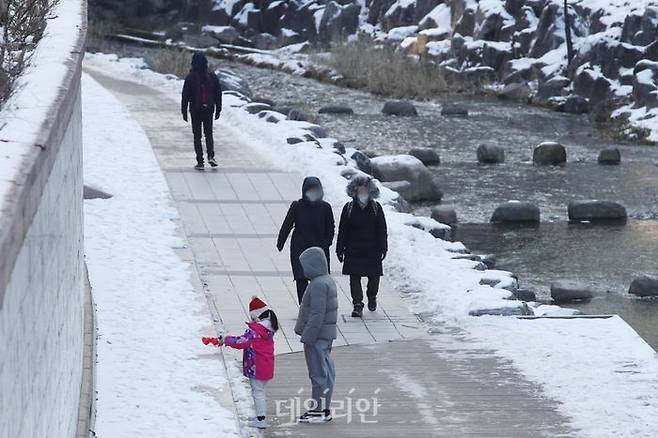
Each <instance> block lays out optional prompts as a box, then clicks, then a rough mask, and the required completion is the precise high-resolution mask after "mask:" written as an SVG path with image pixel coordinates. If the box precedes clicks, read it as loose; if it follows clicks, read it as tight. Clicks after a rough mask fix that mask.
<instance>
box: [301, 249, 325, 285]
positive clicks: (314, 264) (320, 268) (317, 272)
mask: <svg viewBox="0 0 658 438" xmlns="http://www.w3.org/2000/svg"><path fill="white" fill-rule="evenodd" d="M299 262H300V263H301V264H302V269H303V270H304V275H305V276H306V278H308V279H309V280H312V279H314V278H315V277H319V276H321V275H327V274H329V268H328V267H327V257H326V255H325V254H324V251H323V250H322V248H318V247H317V246H314V247H312V248H308V249H307V250H305V251H304V252H303V253H302V254H301V255H300V256H299Z"/></svg>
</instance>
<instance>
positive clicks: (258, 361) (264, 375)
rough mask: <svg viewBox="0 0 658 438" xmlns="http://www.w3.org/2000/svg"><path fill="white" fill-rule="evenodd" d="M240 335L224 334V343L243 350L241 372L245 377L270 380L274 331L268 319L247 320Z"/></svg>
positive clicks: (272, 372) (272, 374) (272, 364)
mask: <svg viewBox="0 0 658 438" xmlns="http://www.w3.org/2000/svg"><path fill="white" fill-rule="evenodd" d="M247 327H248V328H247V330H246V331H245V332H244V334H243V335H242V336H226V337H225V338H224V345H226V346H227V347H231V348H235V349H238V350H244V352H243V354H242V373H243V374H244V375H245V377H249V378H251V379H258V380H270V379H272V378H273V377H274V331H273V330H272V326H271V324H270V321H269V319H266V320H264V321H260V322H248V323H247Z"/></svg>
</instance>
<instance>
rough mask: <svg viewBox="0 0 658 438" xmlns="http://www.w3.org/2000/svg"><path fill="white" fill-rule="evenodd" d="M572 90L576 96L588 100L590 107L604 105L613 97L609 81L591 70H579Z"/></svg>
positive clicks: (611, 85)
mask: <svg viewBox="0 0 658 438" xmlns="http://www.w3.org/2000/svg"><path fill="white" fill-rule="evenodd" d="M573 90H574V92H576V94H578V95H580V96H583V97H586V98H588V99H589V101H590V105H591V106H596V105H599V104H601V103H605V102H607V101H608V99H609V98H610V97H611V96H612V95H614V91H613V84H612V82H611V81H610V79H608V78H606V77H605V76H603V75H602V74H601V73H600V72H598V71H595V70H592V69H591V68H583V69H580V70H579V72H578V73H577V74H576V76H575V78H574V81H573Z"/></svg>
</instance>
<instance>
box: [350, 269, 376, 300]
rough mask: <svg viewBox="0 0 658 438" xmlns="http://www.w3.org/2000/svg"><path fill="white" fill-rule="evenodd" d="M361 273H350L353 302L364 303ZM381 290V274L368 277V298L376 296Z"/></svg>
mask: <svg viewBox="0 0 658 438" xmlns="http://www.w3.org/2000/svg"><path fill="white" fill-rule="evenodd" d="M361 278H362V277H361V276H360V275H350V292H351V293H352V304H354V305H355V306H356V305H357V304H360V305H363V287H362V286H361ZM377 292H379V276H378V275H377V276H374V277H368V286H367V287H366V296H367V297H368V299H371V298H376V297H377Z"/></svg>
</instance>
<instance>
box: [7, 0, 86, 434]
mask: <svg viewBox="0 0 658 438" xmlns="http://www.w3.org/2000/svg"><path fill="white" fill-rule="evenodd" d="M58 9H59V10H58V11H56V13H57V16H58V18H56V19H54V20H51V21H50V22H49V24H48V26H49V27H48V29H50V34H48V36H47V37H46V38H44V40H42V41H41V42H40V43H39V44H42V43H43V44H45V46H46V47H45V48H46V49H47V50H41V51H39V50H37V51H36V52H35V56H34V58H33V60H32V62H33V66H34V68H33V71H28V72H27V73H26V75H25V78H24V79H25V84H24V86H23V87H22V88H20V89H19V90H18V92H17V93H16V94H17V95H16V96H14V98H13V101H12V102H9V104H8V105H7V106H6V107H5V108H4V109H3V111H2V112H1V113H0V121H2V122H3V123H2V124H1V126H2V128H0V137H1V138H2V140H3V141H4V144H3V145H2V146H1V147H2V148H6V149H5V150H3V154H2V155H3V159H5V160H7V161H6V163H10V164H11V165H7V166H6V167H5V168H4V169H0V170H3V171H4V173H2V172H0V173H2V175H0V176H1V177H2V179H0V188H1V189H2V190H0V195H1V196H0V251H1V252H0V253H1V254H2V257H1V258H0V438H22V437H25V438H31V437H54V438H59V437H62V438H64V437H73V436H75V434H76V428H77V426H78V413H79V409H80V406H79V405H80V391H81V383H82V370H83V346H84V337H83V331H84V317H85V306H84V274H83V272H84V271H83V267H84V251H83V205H82V187H83V185H82V125H81V123H82V114H81V102H80V74H81V61H82V56H83V53H84V40H85V30H86V3H85V2H84V0H62V2H61V3H60V6H59V7H58ZM58 20H61V21H60V22H58ZM74 21H75V22H74ZM48 29H47V32H48ZM67 33H68V35H67ZM53 50H57V51H58V53H54V52H53ZM57 62H59V64H57ZM42 68H43V69H44V70H47V72H43V71H40V69H42ZM42 74H49V76H50V78H51V82H50V83H47V84H41V85H40V86H42V87H44V88H43V90H42V91H41V92H38V93H37V92H36V91H35V87H34V86H32V85H31V84H32V82H31V79H33V78H35V79H36V78H40V77H42V76H40V75H42ZM48 87H50V88H48ZM24 93H32V95H31V96H30V97H29V99H27V100H24V99H23V96H22V94H24ZM25 102H29V103H31V104H32V105H34V106H33V107H29V106H26V105H25ZM40 109H43V111H41V110H40ZM26 111H27V112H28V113H29V114H30V115H31V116H32V118H31V119H30V123H29V124H25V123H24V124H22V125H21V124H19V122H20V121H22V120H25V114H23V113H24V112H26ZM0 167H1V166H0Z"/></svg>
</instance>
